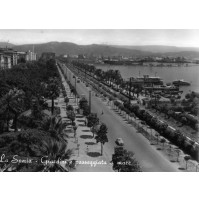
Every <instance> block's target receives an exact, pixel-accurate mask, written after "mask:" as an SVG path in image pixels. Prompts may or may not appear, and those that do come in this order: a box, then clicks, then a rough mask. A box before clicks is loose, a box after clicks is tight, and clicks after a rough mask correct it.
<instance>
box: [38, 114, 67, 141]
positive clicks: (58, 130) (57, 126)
mask: <svg viewBox="0 0 199 201" xmlns="http://www.w3.org/2000/svg"><path fill="white" fill-rule="evenodd" d="M65 127H66V122H64V123H63V122H62V119H61V118H57V117H56V116H52V117H48V118H45V119H44V120H43V121H42V122H41V125H40V127H39V129H41V130H43V131H46V132H49V133H50V135H51V137H53V138H54V139H56V140H58V141H65V143H67V140H66V139H64V129H65Z"/></svg>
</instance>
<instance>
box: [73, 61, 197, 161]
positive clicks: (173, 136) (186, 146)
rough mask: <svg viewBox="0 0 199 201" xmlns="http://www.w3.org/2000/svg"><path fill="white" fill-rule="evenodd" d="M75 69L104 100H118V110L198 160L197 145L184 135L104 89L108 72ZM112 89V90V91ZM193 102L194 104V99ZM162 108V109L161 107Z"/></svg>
mask: <svg viewBox="0 0 199 201" xmlns="http://www.w3.org/2000/svg"><path fill="white" fill-rule="evenodd" d="M69 66H70V64H69ZM73 66H74V65H73ZM76 68H77V70H75V68H71V69H74V70H75V71H76V72H77V73H80V72H81V76H80V77H82V79H83V80H84V78H85V77H86V76H88V77H89V80H91V82H90V86H92V88H93V89H95V90H96V91H98V92H99V93H101V94H103V96H104V97H105V98H108V99H109V101H112V100H114V99H115V100H116V99H118V98H119V99H120V100H121V101H122V102H123V103H124V105H123V104H122V103H121V102H118V103H117V102H115V101H114V104H116V106H117V107H118V106H119V108H120V110H123V111H124V112H125V113H126V114H127V115H130V116H131V117H132V115H135V116H137V117H139V118H141V119H142V120H143V121H144V122H145V123H147V124H148V125H149V126H150V127H151V128H153V129H155V130H156V131H157V132H159V133H160V135H162V136H164V137H166V138H167V139H168V140H169V141H171V142H172V143H174V144H176V145H177V146H178V147H179V148H181V149H183V150H184V151H185V152H186V153H188V154H190V155H191V156H192V157H193V158H194V159H198V147H197V145H196V144H195V143H194V141H190V139H188V138H187V137H186V136H185V135H184V133H181V132H180V131H179V130H178V129H176V130H175V131H174V130H172V129H170V127H169V125H168V124H166V123H165V122H162V121H159V120H158V119H156V118H154V116H153V115H151V114H150V113H151V112H150V113H149V112H148V111H147V110H146V109H142V107H140V106H139V105H136V104H135V105H132V106H133V107H134V106H135V108H136V110H134V109H133V110H132V109H130V107H131V106H130V105H129V103H128V99H126V101H125V98H124V97H122V96H121V95H119V94H118V93H115V92H114V91H116V90H115V88H114V87H112V88H111V87H108V88H107V87H106V85H105V87H104V86H103V84H106V83H105V82H107V83H108V84H109V85H110V82H109V80H106V78H105V74H106V73H108V71H107V72H103V71H102V70H101V69H95V67H94V66H92V65H87V64H79V63H78V66H76ZM84 68H85V69H86V70H85V69H84ZM82 69H84V70H82ZM86 71H88V72H87V73H86V75H85V72H86ZM96 71H97V72H99V71H100V72H102V74H103V76H102V77H101V78H100V77H98V76H96V73H95V72H96ZM113 74H114V73H113ZM117 74H118V73H117ZM112 79H113V78H112ZM89 80H88V79H87V80H86V81H89ZM97 80H99V81H100V82H97ZM113 80H114V79H113ZM100 83H101V84H100ZM102 83H103V84H102ZM111 83H112V85H113V83H114V82H113V81H112V82H111ZM117 88H118V87H117ZM120 88H121V87H120ZM112 89H114V91H113V90H112ZM193 95H194V93H192V95H191V97H192V96H193ZM187 97H188V95H187ZM187 97H186V98H187ZM195 97H196V96H195ZM187 100H188V99H187ZM184 101H185V100H183V102H184ZM194 101H195V102H196V99H195V100H194ZM162 107H163V108H164V106H163V105H162ZM165 107H166V106H165ZM191 107H192V108H194V107H197V104H196V105H193V106H191ZM165 109H166V108H165ZM137 111H138V112H137ZM141 112H144V113H145V114H144V115H142V113H141ZM138 113H139V114H138ZM184 115H185V113H184ZM187 118H188V117H187ZM182 119H184V118H182ZM149 121H150V122H149ZM183 121H185V120H183ZM187 121H188V120H187ZM189 121H190V122H191V121H195V120H194V119H191V118H189ZM184 123H185V122H184ZM196 123H197V121H196ZM194 128H195V127H194ZM196 128H197V127H196ZM160 139H161V138H160ZM161 141H162V140H161Z"/></svg>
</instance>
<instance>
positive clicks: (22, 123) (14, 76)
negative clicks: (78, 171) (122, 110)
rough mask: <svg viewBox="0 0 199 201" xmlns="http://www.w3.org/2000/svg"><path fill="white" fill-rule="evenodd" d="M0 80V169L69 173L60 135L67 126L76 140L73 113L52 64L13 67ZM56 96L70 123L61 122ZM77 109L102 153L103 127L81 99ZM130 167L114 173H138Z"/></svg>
mask: <svg viewBox="0 0 199 201" xmlns="http://www.w3.org/2000/svg"><path fill="white" fill-rule="evenodd" d="M0 78H1V79H0V92H1V94H0V106H1V107H0V108H1V109H0V156H1V161H0V170H1V171H11V172H13V171H14V172H15V171H16V172H18V171H19V172H20V171H44V172H46V171H52V172H55V171H61V172H67V171H70V170H71V168H72V169H74V168H75V162H74V161H73V160H72V161H71V159H70V158H71V156H72V155H73V150H72V149H69V148H68V139H67V137H68V136H67V134H66V132H65V131H66V128H67V126H72V128H73V131H74V138H75V139H76V135H77V133H76V130H77V125H76V123H75V119H76V114H77V112H79V109H78V108H77V111H76V109H74V108H73V106H72V105H69V104H68V103H69V97H68V96H67V95H69V94H67V93H66V90H65V87H64V85H63V82H62V77H61V74H60V72H59V71H58V68H57V64H56V62H55V60H41V59H40V60H39V61H37V62H33V63H26V64H19V65H18V66H14V67H13V68H12V69H7V70H3V71H0ZM68 84H69V87H70V95H71V94H75V96H76V95H77V91H76V90H75V88H74V87H73V86H72V84H71V83H70V82H68ZM61 98H62V99H64V101H65V104H66V106H65V108H66V109H65V110H66V117H67V119H68V120H70V122H65V120H66V118H65V117H64V118H62V117H61V115H60V110H61V108H62V106H60V105H59V106H57V105H58V104H57V103H58V100H60V99H61ZM79 108H81V109H83V111H84V112H83V114H84V115H86V117H87V119H88V126H89V127H90V128H91V130H92V132H93V137H94V139H95V140H96V143H97V144H98V143H100V145H101V155H103V152H104V151H103V149H104V144H105V143H108V137H107V133H108V131H107V127H106V124H103V123H102V124H99V121H98V118H97V117H95V116H94V115H93V114H92V113H90V111H89V109H88V103H87V100H84V99H81V100H80V102H79ZM96 126H98V129H97V128H96ZM44 156H45V157H44ZM120 157H121V156H120ZM14 158H16V160H14ZM130 159H131V161H136V160H135V159H134V158H133V155H129V160H130ZM120 160H123V156H122V157H121V159H120ZM13 161H15V162H13ZM16 161H17V162H16ZM60 161H66V163H60ZM135 164H136V166H135V167H134V164H132V165H128V166H125V167H126V168H123V169H121V168H120V169H117V171H138V170H139V164H138V163H136V162H135Z"/></svg>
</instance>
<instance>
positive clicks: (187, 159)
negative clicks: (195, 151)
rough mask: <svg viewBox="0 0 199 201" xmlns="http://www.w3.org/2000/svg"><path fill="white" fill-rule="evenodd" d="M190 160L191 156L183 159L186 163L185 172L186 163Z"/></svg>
mask: <svg viewBox="0 0 199 201" xmlns="http://www.w3.org/2000/svg"><path fill="white" fill-rule="evenodd" d="M190 159H191V156H189V155H187V156H185V157H184V160H185V161H186V170H187V165H188V161H189V160H190Z"/></svg>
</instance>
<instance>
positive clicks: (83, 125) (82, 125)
mask: <svg viewBox="0 0 199 201" xmlns="http://www.w3.org/2000/svg"><path fill="white" fill-rule="evenodd" d="M78 126H81V127H86V126H85V124H78Z"/></svg>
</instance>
